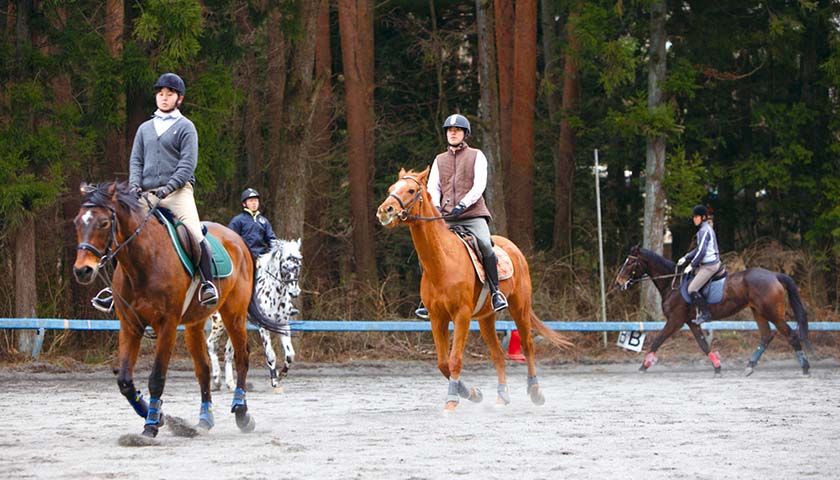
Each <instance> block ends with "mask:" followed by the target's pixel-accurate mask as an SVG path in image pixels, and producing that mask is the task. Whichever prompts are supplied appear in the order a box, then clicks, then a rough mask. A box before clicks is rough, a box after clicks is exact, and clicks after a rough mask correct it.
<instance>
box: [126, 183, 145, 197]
mask: <svg viewBox="0 0 840 480" xmlns="http://www.w3.org/2000/svg"><path fill="white" fill-rule="evenodd" d="M142 192H143V189H142V188H140V186H138V185H134V184H131V185H129V186H128V193H130V194H132V195H136V196H138V197H139V196H140V193H142Z"/></svg>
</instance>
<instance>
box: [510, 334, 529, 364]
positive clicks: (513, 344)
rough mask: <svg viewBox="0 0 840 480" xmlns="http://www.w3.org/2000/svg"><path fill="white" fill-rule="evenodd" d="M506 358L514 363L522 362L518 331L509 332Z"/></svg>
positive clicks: (523, 357)
mask: <svg viewBox="0 0 840 480" xmlns="http://www.w3.org/2000/svg"><path fill="white" fill-rule="evenodd" d="M507 358H508V359H510V360H513V361H514V362H524V361H525V355H522V344H521V343H520V341H519V330H514V331H512V332H510V343H508V351H507Z"/></svg>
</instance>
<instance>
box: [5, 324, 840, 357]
mask: <svg viewBox="0 0 840 480" xmlns="http://www.w3.org/2000/svg"><path fill="white" fill-rule="evenodd" d="M545 324H546V325H548V327H549V328H551V329H553V330H557V331H560V332H622V331H638V332H653V331H658V330H662V327H664V326H665V322H557V321H546V322H545ZM788 325H790V327H791V328H794V329H795V328H796V324H795V323H794V322H789V323H788ZM701 326H702V328H703V329H705V330H707V331H709V332H710V333H714V331H717V330H739V331H751V330H758V325H757V324H756V323H755V322H754V321H749V320H736V321H731V320H730V321H714V322H707V323H704V324H703V325H701ZM771 327H772V325H771ZM808 327H809V330H811V331H820V330H822V331H840V322H811V323H809V324H808ZM291 328H292V330H293V331H298V332H429V331H431V325H430V324H429V322H427V321H415V320H402V321H377V320H348V321H343V320H299V321H295V322H293V323H292V325H291ZM449 328H450V330H451V329H452V325H450V327H449ZM772 328H775V327H772ZM0 329H17V330H37V331H38V335H37V336H36V338H35V344H34V345H33V349H32V357H33V358H38V355H40V353H41V347H42V345H43V341H44V334H45V332H46V330H66V331H68V330H74V331H117V330H119V329H120V322H119V321H118V320H75V319H66V318H0ZM248 329H249V330H256V329H257V327H255V326H253V325H251V324H250V323H249V324H248ZM478 329H479V327H478V322H476V321H473V322H472V323H471V324H470V330H473V331H477V330H478ZM687 329H688V327H685V326H684V327H683V330H687ZM179 330H183V327H179ZM496 330H497V331H500V332H509V331H511V330H516V324H515V323H514V322H513V321H510V320H499V321H497V322H496Z"/></svg>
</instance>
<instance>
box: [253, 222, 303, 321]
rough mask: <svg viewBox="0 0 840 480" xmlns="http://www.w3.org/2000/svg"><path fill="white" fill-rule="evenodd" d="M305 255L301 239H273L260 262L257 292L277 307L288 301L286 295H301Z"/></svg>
mask: <svg viewBox="0 0 840 480" xmlns="http://www.w3.org/2000/svg"><path fill="white" fill-rule="evenodd" d="M302 261H303V256H302V255H301V253H300V239H297V240H272V242H271V250H270V251H269V252H268V253H266V254H265V256H264V257H263V260H262V261H261V262H260V263H261V267H260V272H259V280H258V282H257V293H258V295H259V296H260V297H265V298H266V300H269V302H268V303H269V305H274V307H276V306H277V305H279V304H283V303H287V302H286V299H285V298H282V297H285V296H286V295H288V296H289V297H297V296H298V295H300V285H299V281H300V268H301V262H302Z"/></svg>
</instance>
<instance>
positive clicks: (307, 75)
mask: <svg viewBox="0 0 840 480" xmlns="http://www.w3.org/2000/svg"><path fill="white" fill-rule="evenodd" d="M319 6H320V4H319V3H318V2H312V1H308V0H302V1H299V2H298V18H299V19H300V21H301V23H302V32H301V35H300V36H298V37H296V38H295V39H293V41H292V42H291V48H290V49H289V50H290V52H291V62H290V63H291V68H290V71H289V73H288V82H289V84H288V85H287V87H286V100H285V108H284V110H283V112H284V121H283V126H284V128H285V132H284V135H283V139H282V142H283V144H282V151H281V155H280V167H279V179H278V183H277V184H276V185H275V186H274V191H273V192H272V195H273V198H276V199H277V200H276V201H275V203H274V208H273V209H272V213H273V215H274V218H275V220H276V221H275V223H274V225H276V226H275V232H276V233H277V235H278V236H279V237H280V238H287V239H298V238H303V222H304V215H305V212H306V210H305V206H306V164H307V161H308V159H309V155H310V153H309V146H310V141H311V136H312V129H311V126H312V116H313V113H314V107H315V103H314V102H315V97H314V95H315V92H314V91H313V73H314V68H315V62H314V58H315V40H316V33H317V21H316V20H317V17H318V8H319ZM280 218H282V222H281V221H279V220H280Z"/></svg>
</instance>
